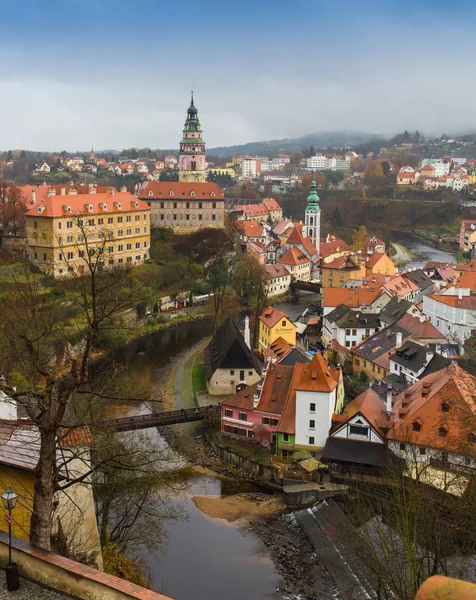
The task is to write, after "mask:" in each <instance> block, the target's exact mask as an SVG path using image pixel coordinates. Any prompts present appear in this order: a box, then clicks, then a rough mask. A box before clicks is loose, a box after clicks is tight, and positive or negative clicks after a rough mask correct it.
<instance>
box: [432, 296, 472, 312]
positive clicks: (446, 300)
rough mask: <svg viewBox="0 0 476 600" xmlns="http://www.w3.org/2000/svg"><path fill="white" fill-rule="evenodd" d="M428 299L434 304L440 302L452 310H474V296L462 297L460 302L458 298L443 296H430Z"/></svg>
mask: <svg viewBox="0 0 476 600" xmlns="http://www.w3.org/2000/svg"><path fill="white" fill-rule="evenodd" d="M429 298H433V300H435V301H436V302H441V303H442V304H446V305H447V306H453V307H454V308H465V309H466V310H476V296H463V297H462V298H461V300H460V299H459V298H458V296H445V295H443V294H432V295H431V296H429Z"/></svg>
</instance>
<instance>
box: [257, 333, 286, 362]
mask: <svg viewBox="0 0 476 600" xmlns="http://www.w3.org/2000/svg"><path fill="white" fill-rule="evenodd" d="M292 349H293V346H291V344H289V343H288V342H287V341H286V340H285V339H283V338H282V337H281V336H280V337H278V338H277V339H276V340H274V342H273V343H272V344H270V345H269V346H268V347H267V348H266V349H265V351H264V354H265V356H267V357H269V358H274V359H276V361H277V362H279V361H280V360H282V359H283V358H284V357H285V356H287V355H288V354H289V353H290V352H291V350H292Z"/></svg>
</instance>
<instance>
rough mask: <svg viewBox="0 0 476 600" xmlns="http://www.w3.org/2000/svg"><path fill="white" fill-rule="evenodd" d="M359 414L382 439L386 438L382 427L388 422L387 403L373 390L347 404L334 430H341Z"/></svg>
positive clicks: (369, 389)
mask: <svg viewBox="0 0 476 600" xmlns="http://www.w3.org/2000/svg"><path fill="white" fill-rule="evenodd" d="M359 413H360V414H361V415H362V416H363V417H365V419H367V421H368V422H369V424H370V425H371V426H372V427H373V428H374V429H375V431H376V432H377V433H378V434H379V435H380V436H381V437H382V438H383V437H385V430H384V429H383V428H382V425H383V424H384V423H387V422H388V415H387V408H386V405H385V402H384V401H383V400H382V398H380V396H379V395H378V394H377V393H376V392H375V390H373V389H372V388H368V389H367V390H365V392H362V393H361V394H359V395H358V396H357V398H355V399H354V400H352V401H351V402H349V404H347V406H346V407H345V408H344V410H343V412H342V414H340V415H336V417H337V419H336V420H338V424H337V425H335V427H333V430H334V431H336V430H337V429H340V428H341V427H342V425H343V424H344V423H346V422H347V421H348V420H349V419H352V417H354V416H355V415H357V414H359ZM333 420H334V417H333Z"/></svg>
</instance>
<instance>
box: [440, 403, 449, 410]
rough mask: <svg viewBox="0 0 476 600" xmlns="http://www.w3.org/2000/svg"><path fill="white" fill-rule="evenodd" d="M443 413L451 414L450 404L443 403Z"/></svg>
mask: <svg viewBox="0 0 476 600" xmlns="http://www.w3.org/2000/svg"><path fill="white" fill-rule="evenodd" d="M441 412H450V405H449V404H448V402H442V403H441Z"/></svg>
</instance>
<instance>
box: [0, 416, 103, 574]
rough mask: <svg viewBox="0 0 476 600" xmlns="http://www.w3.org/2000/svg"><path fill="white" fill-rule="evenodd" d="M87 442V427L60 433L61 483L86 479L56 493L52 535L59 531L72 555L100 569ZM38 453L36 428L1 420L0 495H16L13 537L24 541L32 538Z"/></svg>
mask: <svg viewBox="0 0 476 600" xmlns="http://www.w3.org/2000/svg"><path fill="white" fill-rule="evenodd" d="M91 441H92V440H91V436H90V433H89V429H88V428H76V429H73V430H71V431H69V430H68V431H67V432H66V431H63V432H62V433H61V442H60V444H61V449H58V450H57V465H58V468H59V479H60V480H65V479H67V478H68V477H71V478H72V479H79V478H81V477H84V480H83V481H81V482H79V481H78V482H76V483H73V485H71V486H70V487H69V488H68V490H67V492H66V491H61V490H60V491H57V492H56V494H55V500H54V505H55V509H54V513H53V529H52V535H53V536H58V537H59V534H60V530H61V531H62V533H63V535H64V536H65V539H66V543H67V549H68V552H70V553H71V555H72V556H74V555H75V553H78V552H81V553H82V554H83V556H85V557H87V560H88V562H90V564H93V565H95V566H96V567H97V568H99V569H102V555H101V545H100V541H99V532H98V528H97V520H96V510H95V505H94V497H93V492H92V487H91V479H90V477H89V472H90V468H91V462H90V453H89V447H88V446H89V444H90V442H91ZM39 452H40V434H39V431H38V428H37V427H36V426H34V425H18V424H17V421H14V422H12V423H8V422H6V421H3V423H2V425H1V428H0V493H3V492H4V491H5V490H6V489H7V488H10V489H12V490H13V491H14V492H15V493H17V494H18V496H19V498H18V502H17V505H16V507H15V508H14V510H13V511H12V520H13V522H12V534H13V535H14V536H16V537H19V538H21V539H23V540H28V539H29V537H30V518H31V513H32V509H33V494H34V484H35V468H36V465H37V463H38V458H39ZM0 529H1V530H2V531H8V524H7V522H6V521H5V520H4V519H0Z"/></svg>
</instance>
